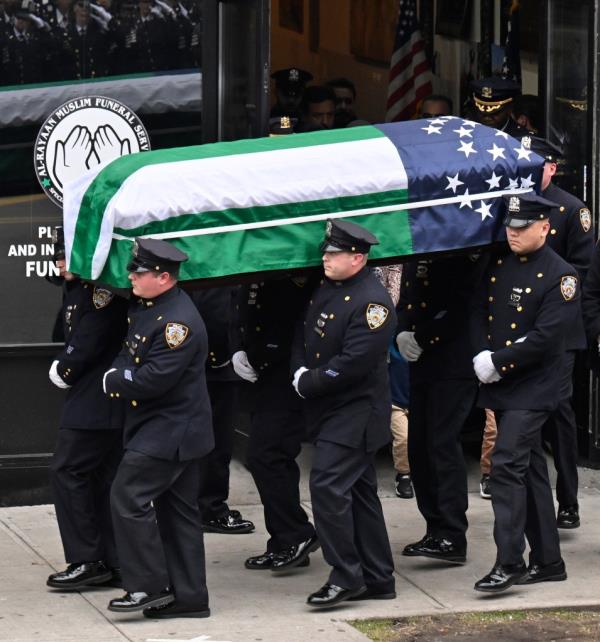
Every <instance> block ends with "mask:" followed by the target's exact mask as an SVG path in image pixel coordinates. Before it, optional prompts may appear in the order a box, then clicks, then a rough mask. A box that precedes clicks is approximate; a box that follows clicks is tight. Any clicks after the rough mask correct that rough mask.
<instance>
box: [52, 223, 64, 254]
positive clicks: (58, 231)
mask: <svg viewBox="0 0 600 642" xmlns="http://www.w3.org/2000/svg"><path fill="white" fill-rule="evenodd" d="M52 245H53V247H54V260H55V261H59V260H61V259H64V258H65V232H64V229H63V226H62V225H55V226H54V228H53V229H52Z"/></svg>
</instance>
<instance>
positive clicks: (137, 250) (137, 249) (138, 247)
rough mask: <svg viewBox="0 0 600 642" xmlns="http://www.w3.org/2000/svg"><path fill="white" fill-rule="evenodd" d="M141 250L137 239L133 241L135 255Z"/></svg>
mask: <svg viewBox="0 0 600 642" xmlns="http://www.w3.org/2000/svg"><path fill="white" fill-rule="evenodd" d="M139 251H140V246H139V244H138V242H137V241H134V242H133V256H137V255H138V252H139Z"/></svg>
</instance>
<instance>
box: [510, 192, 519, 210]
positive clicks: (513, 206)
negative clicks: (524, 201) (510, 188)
mask: <svg viewBox="0 0 600 642" xmlns="http://www.w3.org/2000/svg"><path fill="white" fill-rule="evenodd" d="M508 211H509V212H520V211H521V199H520V198H519V197H518V196H511V197H510V200H509V201H508Z"/></svg>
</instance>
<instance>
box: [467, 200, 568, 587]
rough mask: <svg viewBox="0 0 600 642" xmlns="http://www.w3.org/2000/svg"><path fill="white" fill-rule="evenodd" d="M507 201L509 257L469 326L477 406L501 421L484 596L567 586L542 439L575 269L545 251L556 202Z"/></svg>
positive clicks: (493, 273) (555, 389) (554, 397)
mask: <svg viewBox="0 0 600 642" xmlns="http://www.w3.org/2000/svg"><path fill="white" fill-rule="evenodd" d="M505 200H506V201H507V205H508V212H507V215H506V218H505V225H506V234H507V237H508V243H509V246H510V249H511V252H510V253H508V254H506V255H505V256H503V257H501V258H498V259H497V260H495V261H493V262H492V264H491V266H490V269H489V274H488V275H487V277H486V282H485V288H486V296H485V298H484V297H482V299H481V300H482V301H483V302H482V304H481V305H480V306H479V307H478V308H477V310H476V313H475V315H474V319H473V334H474V340H475V342H476V346H477V348H478V353H477V354H476V356H475V357H474V359H473V364H474V369H475V372H476V374H477V377H478V379H479V381H480V382H481V383H482V384H483V385H482V386H481V389H480V394H479V404H480V406H482V407H484V408H490V409H492V410H494V412H495V413H496V417H497V422H498V436H497V439H496V446H495V448H494V452H493V454H492V470H491V479H490V484H491V489H492V506H493V508H494V517H495V523H494V539H495V541H496V547H497V551H498V552H497V557H496V562H495V564H494V567H493V569H492V570H491V571H490V573H488V574H487V575H486V576H485V577H483V578H482V579H481V580H479V581H478V582H477V583H476V584H475V589H476V590H478V591H486V592H498V591H503V590H505V589H507V588H509V587H510V586H512V585H513V584H515V583H520V584H531V583H535V582H543V581H557V580H564V579H566V571H565V565H564V562H563V560H562V558H561V553H560V545H559V539H558V530H557V527H556V517H555V513H554V504H553V501H552V490H551V487H550V482H549V480H548V470H547V467H546V460H545V457H544V452H543V450H542V441H541V431H542V427H543V426H544V423H545V422H546V420H547V419H548V417H549V416H550V414H551V413H552V411H553V410H554V409H555V408H556V406H557V404H558V399H559V390H560V383H561V368H562V363H563V359H564V352H565V349H564V346H565V335H566V334H567V333H568V332H569V328H570V327H571V326H572V324H573V321H574V319H575V317H576V315H577V314H578V312H579V277H578V275H577V271H576V270H575V268H573V267H572V266H571V265H569V264H568V263H567V262H566V261H564V260H563V259H562V258H561V257H559V256H558V255H557V254H556V253H555V252H554V251H553V250H552V249H550V247H548V245H547V244H546V236H547V234H548V232H549V231H550V223H549V222H548V217H549V215H550V211H551V209H552V208H553V207H555V206H556V204H555V203H552V202H551V201H548V200H546V199H544V198H542V197H540V196H537V195H535V194H531V195H530V194H526V195H522V196H511V197H505ZM525 537H527V540H528V542H529V546H530V555H529V568H528V567H527V566H526V565H525V563H524V560H523V553H524V551H525Z"/></svg>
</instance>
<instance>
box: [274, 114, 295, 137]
mask: <svg viewBox="0 0 600 642" xmlns="http://www.w3.org/2000/svg"><path fill="white" fill-rule="evenodd" d="M297 123H298V119H297V118H291V117H290V116H276V117H273V118H269V136H287V135H288V134H293V133H294V127H295V126H296V124H297Z"/></svg>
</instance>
